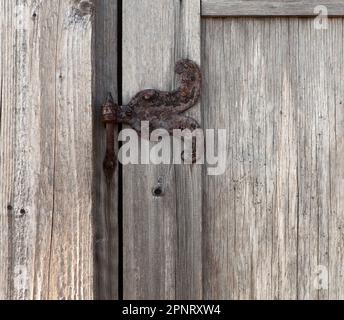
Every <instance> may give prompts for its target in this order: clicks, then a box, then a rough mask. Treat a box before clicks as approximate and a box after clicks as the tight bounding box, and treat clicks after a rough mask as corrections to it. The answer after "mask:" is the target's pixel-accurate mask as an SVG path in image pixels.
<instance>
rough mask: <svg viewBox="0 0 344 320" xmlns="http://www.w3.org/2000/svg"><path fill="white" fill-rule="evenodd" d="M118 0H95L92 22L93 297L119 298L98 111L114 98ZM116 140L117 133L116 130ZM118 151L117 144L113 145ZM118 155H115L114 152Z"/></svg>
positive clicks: (114, 186) (114, 190) (112, 191)
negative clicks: (93, 76) (108, 99)
mask: <svg viewBox="0 0 344 320" xmlns="http://www.w3.org/2000/svg"><path fill="white" fill-rule="evenodd" d="M117 10H118V8H117V0H107V1H97V2H96V13H97V14H96V20H95V31H94V32H95V34H96V37H95V80H96V91H95V108H96V109H95V110H94V114H95V117H94V120H95V123H94V147H95V170H96V171H95V175H96V176H95V190H96V193H95V206H94V218H95V220H94V224H95V268H96V270H95V298H97V299H117V298H118V263H119V261H118V210H117V205H118V166H116V170H115V172H114V175H113V178H112V181H111V182H108V181H106V179H105V176H104V171H103V160H104V155H105V143H106V139H105V130H104V125H103V124H102V123H101V121H100V118H101V115H100V111H101V108H99V106H101V105H102V104H103V103H104V100H105V97H106V95H107V92H109V91H110V92H111V93H112V95H113V97H114V99H117V16H118V15H117ZM115 141H117V132H116V130H115ZM115 148H117V145H116V146H115ZM116 153H117V152H116Z"/></svg>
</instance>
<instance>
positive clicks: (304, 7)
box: [201, 0, 344, 17]
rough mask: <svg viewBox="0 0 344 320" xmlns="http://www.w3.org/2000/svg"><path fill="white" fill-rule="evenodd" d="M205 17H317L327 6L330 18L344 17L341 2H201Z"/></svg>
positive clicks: (209, 0) (317, 0)
mask: <svg viewBox="0 0 344 320" xmlns="http://www.w3.org/2000/svg"><path fill="white" fill-rule="evenodd" d="M201 2H202V15H203V16H208V17H210V16H316V15H318V14H319V12H318V11H316V12H314V9H315V7H317V6H325V7H326V8H327V11H328V16H344V3H343V1H340V0H255V1H251V0H201Z"/></svg>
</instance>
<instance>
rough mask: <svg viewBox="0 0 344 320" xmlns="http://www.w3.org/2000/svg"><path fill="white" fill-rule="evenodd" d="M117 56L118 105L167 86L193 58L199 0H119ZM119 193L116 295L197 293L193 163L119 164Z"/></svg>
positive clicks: (197, 202)
mask: <svg viewBox="0 0 344 320" xmlns="http://www.w3.org/2000/svg"><path fill="white" fill-rule="evenodd" d="M123 57H125V58H124V59H123V99H124V101H123V102H124V103H125V102H127V101H128V100H129V99H130V98H131V96H132V95H134V94H136V93H137V92H138V91H140V90H142V89H144V88H147V87H151V88H156V89H161V90H171V89H173V87H174V85H173V84H174V83H175V82H174V78H175V76H174V64H175V62H176V61H177V60H178V59H179V58H190V59H193V60H195V61H196V62H199V61H200V2H199V1H198V0H196V1H194V0H193V1H166V0H164V1H152V0H144V1H138V0H133V1H124V2H123ZM198 108H199V107H198V106H195V107H194V108H193V109H192V111H190V112H191V113H190V114H193V115H194V116H195V117H196V119H198V120H200V117H199V115H200V111H199V109H198ZM197 109H198V110H197ZM158 184H160V185H161V187H162V189H163V196H161V197H154V196H153V195H152V189H153V188H154V187H155V186H156V185H158ZM123 197H124V199H123V204H124V211H123V227H124V232H123V234H124V248H123V252H124V298H126V299H140V298H144V299H175V298H177V299H179V298H185V299H187V298H194V299H197V298H200V297H201V296H202V279H201V264H202V261H201V223H202V220H201V213H202V210H201V207H202V198H201V169H200V168H197V166H193V167H188V168H176V167H174V166H173V165H161V166H152V165H130V166H124V168H123Z"/></svg>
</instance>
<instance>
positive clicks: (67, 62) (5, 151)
mask: <svg viewBox="0 0 344 320" xmlns="http://www.w3.org/2000/svg"><path fill="white" fill-rule="evenodd" d="M0 17H1V20H0V23H1V32H0V34H1V41H0V46H1V57H0V60H1V64H0V68H1V69H0V79H1V81H0V83H1V90H0V91H1V98H0V102H1V103H0V110H1V139H0V174H1V178H0V180H1V187H0V188H1V190H0V206H1V207H0V243H1V250H0V298H1V299H91V298H92V297H93V229H92V206H93V201H92V188H93V167H92V162H93V149H92V148H93V145H92V115H93V112H92V92H93V75H92V31H93V30H92V19H93V5H92V4H91V3H90V2H89V1H82V2H80V1H69V0H60V1H52V0H48V1H35V0H27V1H11V0H1V1H0Z"/></svg>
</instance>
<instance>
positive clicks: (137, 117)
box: [102, 59, 202, 179]
mask: <svg viewBox="0 0 344 320" xmlns="http://www.w3.org/2000/svg"><path fill="white" fill-rule="evenodd" d="M175 72H176V73H177V74H178V75H180V86H179V87H178V88H177V89H176V90H174V91H172V92H168V91H159V90H154V89H146V90H143V91H140V92H139V93H137V94H136V95H135V96H134V97H133V98H132V99H131V100H130V102H129V103H128V104H127V105H123V106H119V105H117V104H116V103H115V102H114V100H113V98H112V96H111V93H109V94H108V97H107V101H106V102H105V104H104V105H103V106H102V121H103V123H104V124H105V126H106V136H107V138H106V155H105V159H104V164H103V165H104V171H105V175H106V177H107V178H109V179H111V177H112V175H113V172H114V168H115V162H116V160H115V152H114V125H115V124H127V125H129V126H131V127H132V128H133V129H134V130H136V131H137V132H138V134H141V121H148V122H149V130H150V132H151V131H153V130H155V129H165V130H167V131H168V132H169V134H170V135H172V133H173V130H174V129H181V130H184V129H189V130H191V131H193V130H195V129H197V128H200V125H199V124H198V122H197V121H196V120H195V119H193V118H190V117H187V116H184V115H181V113H183V112H184V111H186V110H188V109H190V108H191V107H192V106H194V105H195V104H196V103H197V101H198V99H199V96H200V93H201V81H202V76H201V71H200V68H199V67H198V65H197V64H196V63H195V62H193V61H191V60H187V59H183V60H179V61H178V62H177V63H176V66H175Z"/></svg>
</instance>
